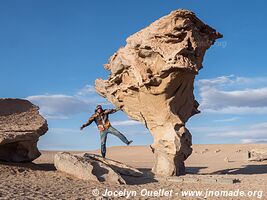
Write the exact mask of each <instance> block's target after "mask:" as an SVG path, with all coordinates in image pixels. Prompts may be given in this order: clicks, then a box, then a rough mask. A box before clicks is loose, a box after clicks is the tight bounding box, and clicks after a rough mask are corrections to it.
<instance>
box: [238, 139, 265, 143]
mask: <svg viewBox="0 0 267 200" xmlns="http://www.w3.org/2000/svg"><path fill="white" fill-rule="evenodd" d="M241 143H243V144H248V143H254V144H255V143H267V138H265V139H242V140H241Z"/></svg>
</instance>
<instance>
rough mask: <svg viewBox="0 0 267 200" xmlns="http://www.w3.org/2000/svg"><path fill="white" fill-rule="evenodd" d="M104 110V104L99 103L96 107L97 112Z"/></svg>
mask: <svg viewBox="0 0 267 200" xmlns="http://www.w3.org/2000/svg"><path fill="white" fill-rule="evenodd" d="M102 111H103V108H102V106H101V105H97V106H96V109H95V112H98V113H101V112H102Z"/></svg>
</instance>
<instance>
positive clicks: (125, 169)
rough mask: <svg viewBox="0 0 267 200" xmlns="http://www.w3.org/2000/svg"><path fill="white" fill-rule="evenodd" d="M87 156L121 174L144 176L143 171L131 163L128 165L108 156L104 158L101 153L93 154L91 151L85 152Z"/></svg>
mask: <svg viewBox="0 0 267 200" xmlns="http://www.w3.org/2000/svg"><path fill="white" fill-rule="evenodd" d="M84 157H85V158H88V159H91V160H92V159H93V160H97V161H100V162H102V163H104V164H106V165H108V166H109V167H111V168H112V169H113V170H114V171H115V172H117V173H119V174H121V175H125V176H134V177H141V176H143V173H142V172H141V171H139V170H138V169H135V168H133V167H131V166H129V165H126V164H124V163H121V162H118V161H115V160H111V159H108V158H105V159H104V158H102V157H101V156H99V155H96V154H91V153H85V154H84Z"/></svg>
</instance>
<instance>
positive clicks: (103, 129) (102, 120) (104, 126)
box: [80, 105, 133, 158]
mask: <svg viewBox="0 0 267 200" xmlns="http://www.w3.org/2000/svg"><path fill="white" fill-rule="evenodd" d="M122 107H123V106H121V107H120V108H116V109H105V110H103V108H102V106H101V105H98V106H97V107H96V109H95V113H94V114H93V115H92V116H91V117H90V118H89V119H88V121H87V122H86V123H85V124H83V125H82V126H81V128H80V129H81V130H83V129H84V128H85V127H86V126H89V125H90V124H91V123H92V122H93V121H94V122H95V123H96V125H97V128H98V130H99V131H100V137H101V154H102V157H103V158H105V156H106V140H107V135H108V133H111V134H113V135H115V136H117V137H118V138H120V139H121V141H122V142H124V143H125V144H127V145H129V144H131V143H132V142H133V141H132V140H130V141H129V140H128V139H127V138H126V137H125V136H124V135H123V134H122V133H121V132H119V131H118V130H117V129H115V128H114V127H113V126H111V124H110V122H109V119H108V116H109V114H113V113H115V112H117V111H119V110H120V109H121V108H122Z"/></svg>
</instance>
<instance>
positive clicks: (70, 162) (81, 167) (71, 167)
mask: <svg viewBox="0 0 267 200" xmlns="http://www.w3.org/2000/svg"><path fill="white" fill-rule="evenodd" d="M54 164H55V167H56V169H57V170H59V171H62V172H65V173H67V174H70V175H73V176H75V177H77V178H79V179H82V180H87V181H88V180H92V181H99V182H108V183H115V184H125V181H124V179H123V178H122V177H121V176H120V175H119V174H118V173H117V172H115V171H114V170H113V169H112V168H110V167H109V166H108V165H106V164H105V163H103V162H100V161H97V160H94V159H89V158H88V157H87V158H85V157H81V156H77V155H72V154H70V153H68V152H62V153H57V154H56V155H55V159H54Z"/></svg>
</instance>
